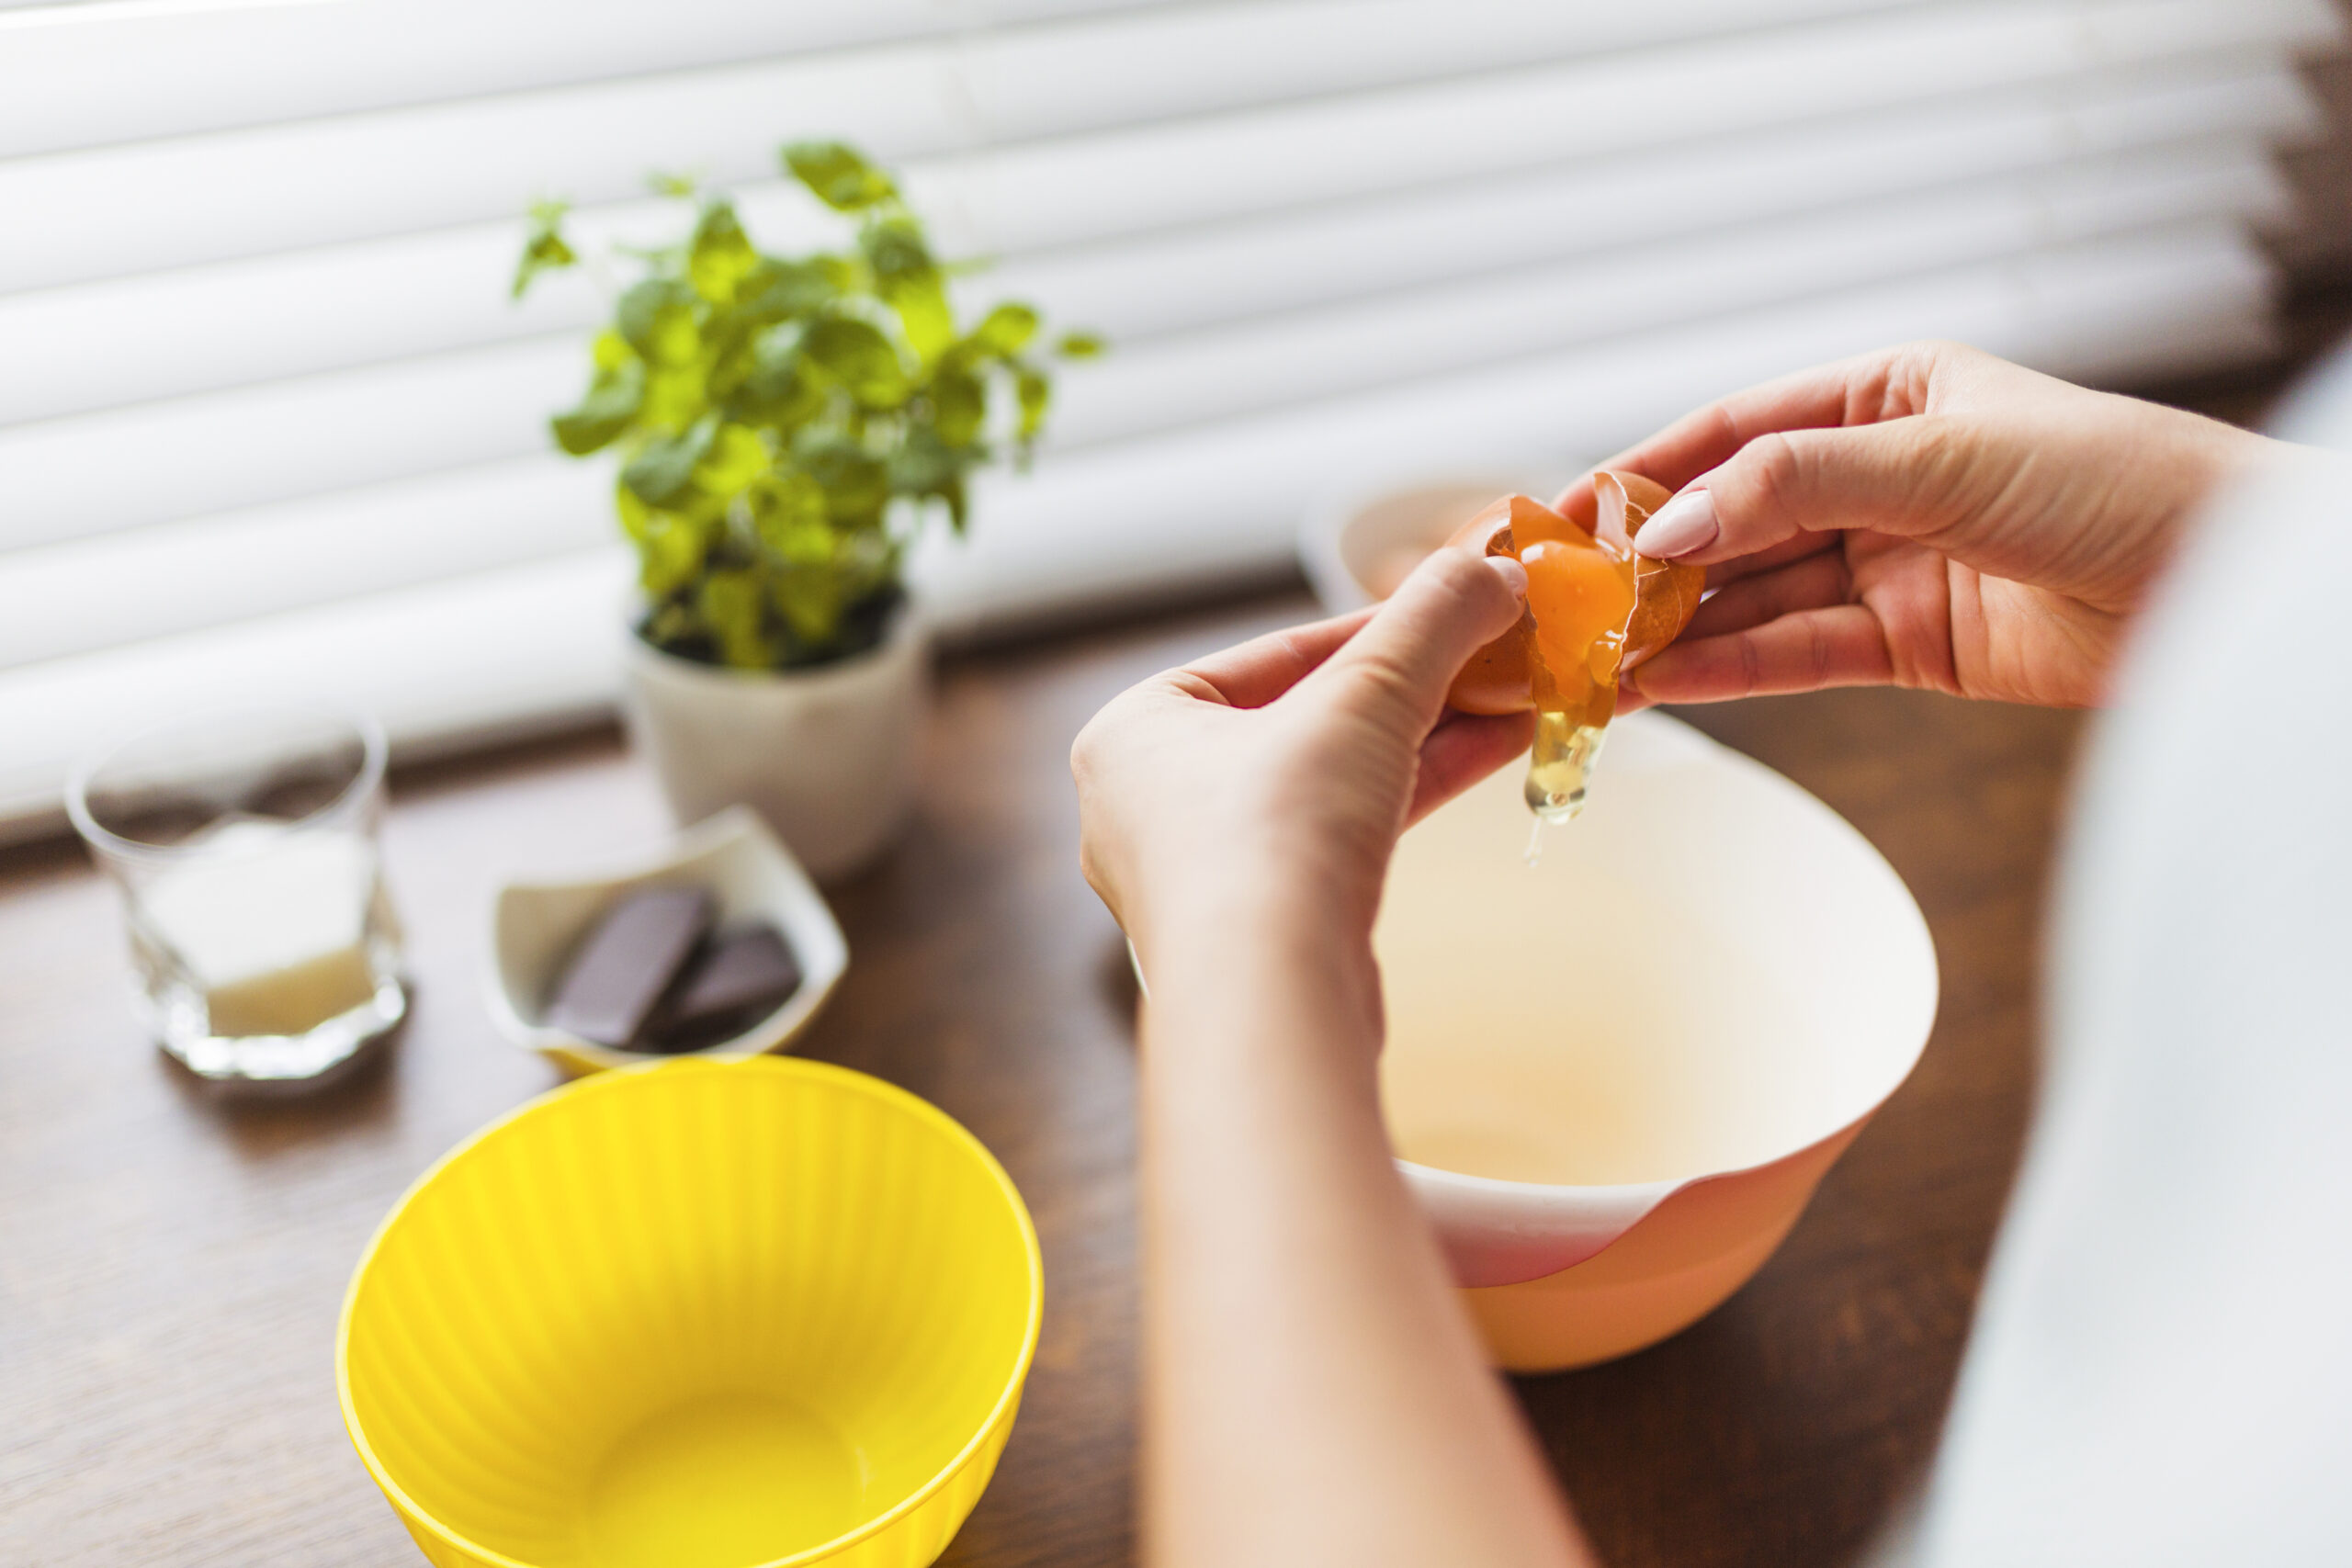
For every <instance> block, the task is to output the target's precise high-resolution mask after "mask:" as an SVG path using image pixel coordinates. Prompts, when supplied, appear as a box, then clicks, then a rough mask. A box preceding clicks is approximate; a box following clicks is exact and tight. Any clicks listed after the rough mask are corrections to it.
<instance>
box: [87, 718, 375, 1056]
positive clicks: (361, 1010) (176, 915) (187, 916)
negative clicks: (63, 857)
mask: <svg viewBox="0 0 2352 1568" xmlns="http://www.w3.org/2000/svg"><path fill="white" fill-rule="evenodd" d="M384 750H385V748H384V732H383V730H382V728H381V727H379V725H378V724H377V723H376V722H375V721H374V720H373V719H371V718H368V717H366V716H360V715H353V714H345V713H338V712H335V711H333V710H321V709H313V708H306V707H297V706H271V707H254V708H243V709H236V710H231V711H224V712H217V713H209V714H201V715H196V716H187V717H183V718H180V719H177V720H175V721H173V722H171V723H168V724H164V725H161V726H158V727H156V728H152V729H147V730H144V731H141V732H140V733H139V734H136V735H134V736H132V737H131V738H130V739H127V740H124V741H122V742H121V743H119V744H118V745H116V746H114V747H113V748H111V749H110V750H107V751H104V752H102V753H100V754H99V755H97V756H96V757H93V758H91V759H89V760H87V761H85V762H84V763H83V764H82V765H81V766H80V767H78V768H76V769H75V770H74V775H73V778H72V780H71V781H70V782H69V784H68V785H67V788H66V810H67V812H68V814H69V815H70V816H71V817H72V818H73V820H74V829H75V830H76V831H77V832H79V833H80V834H81V835H82V838H83V840H84V841H85V842H86V843H87V844H88V845H89V846H90V852H91V854H92V856H93V858H95V859H96V861H97V863H98V864H99V866H100V867H101V868H102V869H103V870H105V871H106V872H107V874H108V875H110V876H111V877H112V878H113V880H114V882H115V883H116V885H117V886H119V888H120V889H121V891H122V897H123V908H124V913H125V917H126V919H128V922H129V925H130V956H131V964H132V966H133V969H134V970H135V972H136V981H137V983H136V986H135V987H134V1005H135V1006H136V1007H137V1009H138V1010H139V1012H140V1013H141V1016H142V1018H143V1019H144V1020H145V1021H146V1022H147V1024H148V1026H149V1028H150V1029H152V1030H153V1032H154V1035H155V1039H156V1042H157V1043H159V1044H161V1045H162V1046H163V1048H164V1050H165V1051H168V1052H170V1053H171V1054H172V1055H174V1056H175V1057H177V1058H179V1060H180V1061H182V1062H184V1063H186V1064H187V1066H188V1067H189V1068H190V1070H192V1071H194V1072H196V1073H198V1074H200V1075H201V1076H203V1077H208V1078H216V1079H225V1080H232V1081H241V1082H247V1083H260V1084H279V1085H290V1084H299V1083H301V1082H304V1081H306V1080H310V1079H313V1078H317V1077H320V1076H322V1075H323V1074H326V1073H329V1072H332V1071H333V1070H334V1068H335V1067H336V1066H340V1065H341V1064H343V1063H345V1062H346V1061H349V1060H350V1059H352V1058H353V1057H354V1056H355V1055H356V1054H357V1052H358V1051H359V1049H360V1047H362V1046H363V1045H365V1044H366V1043H368V1041H370V1040H373V1039H375V1038H376V1037H377V1036H379V1035H381V1034H383V1033H385V1032H388V1031H390V1029H391V1028H392V1027H393V1026H394V1025H395V1024H397V1023H399V1022H400V1021H401V1015H402V1014H403V1013H405V1012H406V1011H407V1010H408V997H407V993H406V991H405V989H404V988H403V987H402V985H401V977H400V962H401V936H400V926H399V922H398V921H397V919H395V918H394V916H393V913H392V906H391V901H390V898H389V897H387V896H386V894H385V891H384V882H383V875H382V869H381V863H380V856H379V852H378V849H377V834H376V829H377V823H378V819H379V818H380V817H381V815H382V811H383V798H384Z"/></svg>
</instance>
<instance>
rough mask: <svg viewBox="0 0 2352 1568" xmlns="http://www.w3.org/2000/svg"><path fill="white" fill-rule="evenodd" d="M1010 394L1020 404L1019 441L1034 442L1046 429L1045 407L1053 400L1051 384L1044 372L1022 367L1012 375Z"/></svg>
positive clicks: (1030, 367) (1025, 366)
mask: <svg viewBox="0 0 2352 1568" xmlns="http://www.w3.org/2000/svg"><path fill="white" fill-rule="evenodd" d="M1012 393H1013V396H1014V397H1015V398H1016V399H1017V400H1019V401H1020V404H1021V439H1022V440H1023V442H1024V443H1026V442H1030V441H1035V439H1036V438H1037V433H1038V432H1039V431H1040V430H1043V429H1044V428H1045V427H1046V404H1048V403H1050V402H1051V401H1052V400H1053V396H1054V387H1053V383H1052V382H1050V381H1048V380H1046V374H1045V372H1044V371H1042V370H1039V369H1036V368H1035V367H1032V366H1027V365H1023V366H1022V367H1019V368H1018V369H1016V370H1014V371H1013V373H1012Z"/></svg>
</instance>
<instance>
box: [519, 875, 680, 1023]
mask: <svg viewBox="0 0 2352 1568" xmlns="http://www.w3.org/2000/svg"><path fill="white" fill-rule="evenodd" d="M717 913H718V911H717V909H716V908H715V907H714V906H713V904H712V902H711V897H710V895H709V894H708V893H707V892H705V891H704V890H703V889H701V888H699V887H657V888H652V889H650V890H648V891H646V892H642V893H632V894H630V895H629V896H628V897H625V898H623V899H621V900H620V902H618V903H617V904H615V905H614V906H613V907H612V908H610V909H607V910H606V911H605V915H604V918H603V919H600V920H599V921H598V922H597V924H596V928H595V930H594V931H591V932H589V933H588V939H587V940H586V941H585V942H582V943H581V944H580V945H579V947H578V948H576V949H575V950H573V953H572V955H571V964H570V965H569V966H568V967H567V968H566V969H565V970H564V972H563V979H562V980H561V982H560V983H559V984H558V985H557V987H556V992H555V997H554V998H553V999H552V1000H551V1001H549V1002H548V1009H547V1018H546V1021H547V1023H548V1025H550V1026H551V1027H553V1028H556V1029H561V1030H565V1031H568V1032H571V1033H573V1034H577V1035H578V1036H580V1037H581V1038H582V1040H593V1041H594V1042H595V1043H598V1044H599V1045H612V1046H616V1047H622V1048H626V1047H628V1045H629V1044H631V1043H633V1042H634V1041H635V1040H636V1039H637V1037H638V1035H639V1032H641V1031H642V1030H643V1029H644V1027H645V1021H646V1020H647V1019H648V1018H649V1017H650V1016H651V1015H652V1012H653V1009H654V1004H655V1003H657V1002H659V1001H660V1000H661V999H662V993H663V992H664V991H666V990H667V989H669V987H670V984H671V982H672V980H673V979H674V978H675V977H676V976H677V974H678V971H679V970H680V969H681V968H682V967H683V966H684V964H685V963H686V960H687V958H688V956H689V955H691V954H692V953H693V952H694V950H695V943H696V942H700V941H701V940H702V936H703V933H704V932H705V931H708V930H709V929H710V922H711V920H712V919H714V918H715V917H716V915H717Z"/></svg>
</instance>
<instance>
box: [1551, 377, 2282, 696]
mask: <svg viewBox="0 0 2352 1568" xmlns="http://www.w3.org/2000/svg"><path fill="white" fill-rule="evenodd" d="M2276 446H2277V444H2276V443H2273V442H2270V441H2268V440H2267V439H2265V438H2264V437H2262V436H2258V435H2255V434H2251V433H2249V432H2247V431H2244V430H2239V429H2236V428H2234V427H2233V426H2230V425H2226V424H2222V423H2218V422H2216V421H2213V420H2210V419H2205V418H2202V417H2200V416H2199V415H2196V414H2191V413H2185V412H2181V411H2179V410H2177V409H2168V408H2163V407H2160V406H2158V405H2156V404H2154V403H2146V402H2141V401H2139V400H2135V399H2131V398H2124V397H2118V396H2115V395H2113V394H2110V393H2104V392H2092V391H2086V390H2084V389H2082V388H2079V387H2075V386H2070V385H2068V384H2067V383H2065V382H2064V381H2059V380H2054V379H2052V378H2050V377H2047V376H2042V375H2038V374H2036V373H2035V372H2033V371H2030V370H2025V369H2021V368H2019V367H2017V366H2014V365H2010V364H2008V363H2007V362H2006V361H2003V360H1999V359H1996V358H1994V357H1993V356H1992V355H1987V354H1982V353H1979V352H1977V351H1976V350H1974V349H1972V348H1966V347H1962V346H1961V345H1959V344H1947V343H1916V344H1904V345H1902V346H1901V347H1897V348H1891V349H1883V350H1880V351H1878V352H1876V353H1873V354H1866V355H1860V356H1859V357H1857V358H1853V359H1849V360H1843V361H1840V362H1838V363H1837V364H1833V365H1827V366H1823V367H1820V368H1818V369H1814V370H1806V371H1801V372H1799V373H1797V374H1796V375H1793V376H1790V377H1786V378H1782V379H1781V380H1778V381H1771V382H1768V383H1766V384H1765V385H1763V386H1760V387H1756V388H1753V389H1749V390H1747V391H1745V392H1741V393H1737V394H1736V395H1735V396H1732V397H1729V398H1726V399H1724V400H1722V401H1721V402H1718V403H1714V404H1713V405H1711V406H1709V407H1707V408H1703V409H1701V410H1699V411H1698V412H1695V413H1692V414H1691V415H1689V416H1687V417H1685V418H1683V419H1682V420H1679V421H1678V422H1677V423H1674V424H1673V425H1671V426H1669V427H1668V429H1666V430H1665V431H1663V432H1661V433H1660V434H1657V435H1655V436H1653V437H1651V438H1650V439H1649V440H1647V441H1645V442H1643V443H1642V444H1641V445H1639V446H1635V447H1634V448H1633V449H1632V450H1630V451H1628V452H1626V453H1624V454H1623V455H1622V456H1621V457H1616V458H1613V459H1611V461H1610V462H1609V463H1607V464H1606V465H1604V467H1607V468H1630V469H1632V470H1634V471H1635V472H1637V473H1642V474H1646V475H1648V476H1649V477H1650V478H1651V479H1656V480H1657V481H1658V482H1659V483H1660V484H1663V485H1666V486H1668V488H1672V489H1675V490H1676V491H1677V493H1676V495H1675V497H1674V499H1673V500H1672V501H1671V502H1668V503H1667V504H1666V505H1665V506H1663V507H1661V508H1659V510H1658V512H1657V515H1656V516H1655V517H1653V518H1651V519H1650V520H1649V522H1648V523H1647V524H1646V525H1644V527H1643V528H1642V530H1641V535H1640V539H1639V545H1638V547H1639V548H1640V550H1641V551H1642V553H1643V554H1645V555H1649V556H1653V557H1667V558H1674V559H1679V560H1686V561H1691V562H1693V563H1696V564H1700V565H1703V566H1705V567H1706V568H1707V583H1708V586H1709V587H1710V588H1713V589H1715V590H1716V592H1714V594H1713V596H1712V597H1711V598H1709V599H1708V601H1707V602H1706V603H1705V604H1703V605H1702V606H1701V607H1700V610H1699V613H1698V615H1696V616H1694V617H1693V618H1692V620H1691V625H1690V626H1689V627H1688V628H1686V629H1685V630H1684V632H1683V633H1682V635H1681V637H1680V638H1679V639H1678V640H1677V641H1676V642H1675V643H1674V644H1673V645H1672V646H1670V647H1669V648H1668V649H1665V650H1664V651H1662V652H1660V653H1659V654H1657V656H1655V657H1654V658H1652V659H1650V660H1647V661H1646V662H1645V663H1643V664H1642V665H1641V666H1640V667H1639V668H1638V669H1637V670H1635V671H1634V673H1633V681H1634V684H1636V685H1638V686H1639V688H1640V691H1641V694H1642V695H1643V696H1644V697H1646V698H1648V699H1649V700H1651V701H1654V702H1668V703H1675V702H1711V701H1715V700H1717V699H1721V698H1725V697H1740V696H1749V695H1755V694H1763V693H1772V692H1799V691H1810V690H1813V689H1815V688H1816V687H1822V686H1851V685H1870V684H1879V683H1884V682H1894V684H1897V685H1904V686H1920V687H1926V688H1929V689H1931V690H1935V691H1941V692H1951V693H1955V694H1960V695H1962V696H1970V697H1989V698H1993V699H1996V700H1998V701H2005V702H2021V703H2041V704H2047V705H2058V706H2081V705H2089V704H2093V703H2096V702H2098V701H2099V700H2100V698H2101V697H2102V696H2103V695H2104V694H2105V693H2106V691H2107V687H2108V682H2109V677H2110V675H2111V673H2112V671H2113V666H2114V663H2115V660H2116V657H2117V654H2118V652H2119V650H2120V646H2121V642H2122V638H2123V635H2124V630H2125V627H2126V626H2127V625H2128V623H2129V622H2130V620H2131V616H2132V615H2133V613H2134V612H2135V611H2137V610H2138V608H2139V607H2140V605H2141V604H2142V603H2143V600H2144V599H2145V597H2146V595H2147V592H2148V590H2149V587H2150V585H2151V584H2152V583H2153V582H2154V580H2155V578H2156V576H2157V574H2158V573H2159V572H2160V571H2161V570H2162V569H2163V568H2164V566H2165V562H2166V561H2168V560H2169V559H2170V558H2171V557H2172V554H2173V551H2174V548H2175V547H2176V545H2177V542H2178V539H2179V536H2180V534H2181V531H2182V525H2183V524H2184V523H2185V522H2186V521H2187V519H2188V516H2189V515H2190V514H2191V513H2193V511H2194V510H2195V508H2196V507H2197V505H2198V503H2199V502H2201V501H2203V500H2204V498H2205V497H2206V496H2207V495H2208V494H2209V493H2211V491H2212V490H2213V489H2214V488H2215V487H2216V486H2217V485H2219V484H2220V483H2222V481H2223V480H2225V479H2228V478H2230V477H2231V476H2232V475H2233V474H2234V473H2236V472H2237V471H2238V470H2240V469H2241V468H2245V466H2247V465H2248V464H2249V463H2252V462H2254V461H2256V460H2257V459H2258V458H2260V457H2261V456H2262V455H2263V454H2264V453H2265V452H2266V451H2268V450H2273V449H2275V448H2276ZM1589 485H1590V480H1589V479H1586V480H1580V481H1578V484H1577V486H1575V487H1571V489H1570V491H1568V493H1567V494H1566V496H1564V497H1562V499H1561V505H1562V507H1563V508H1564V509H1571V508H1573V509H1576V510H1578V511H1582V510H1587V509H1589V505H1590V502H1589V497H1587V496H1585V495H1582V494H1580V493H1579V492H1580V491H1583V490H1587V489H1589Z"/></svg>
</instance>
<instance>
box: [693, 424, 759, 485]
mask: <svg viewBox="0 0 2352 1568" xmlns="http://www.w3.org/2000/svg"><path fill="white" fill-rule="evenodd" d="M768 468H769V456H768V444H767V443H766V442H764V441H763V440H761V439H760V433H759V432H758V431H756V430H753V429H751V428H750V427H749V426H747V425H741V424H722V425H720V426H719V427H718V434H716V435H715V436H714V437H712V439H711V443H710V450H709V451H707V452H706V453H705V454H704V455H703V458H702V461H701V462H699V463H697V464H695V469H694V482H695V489H697V490H699V491H702V492H703V493H704V494H705V495H707V496H711V497H715V498H718V499H722V500H723V499H727V498H729V497H733V496H737V495H741V494H742V493H743V491H747V490H749V489H751V488H752V481H753V480H755V479H758V478H759V477H760V476H761V475H762V474H764V473H766V472H767V471H768Z"/></svg>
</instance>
